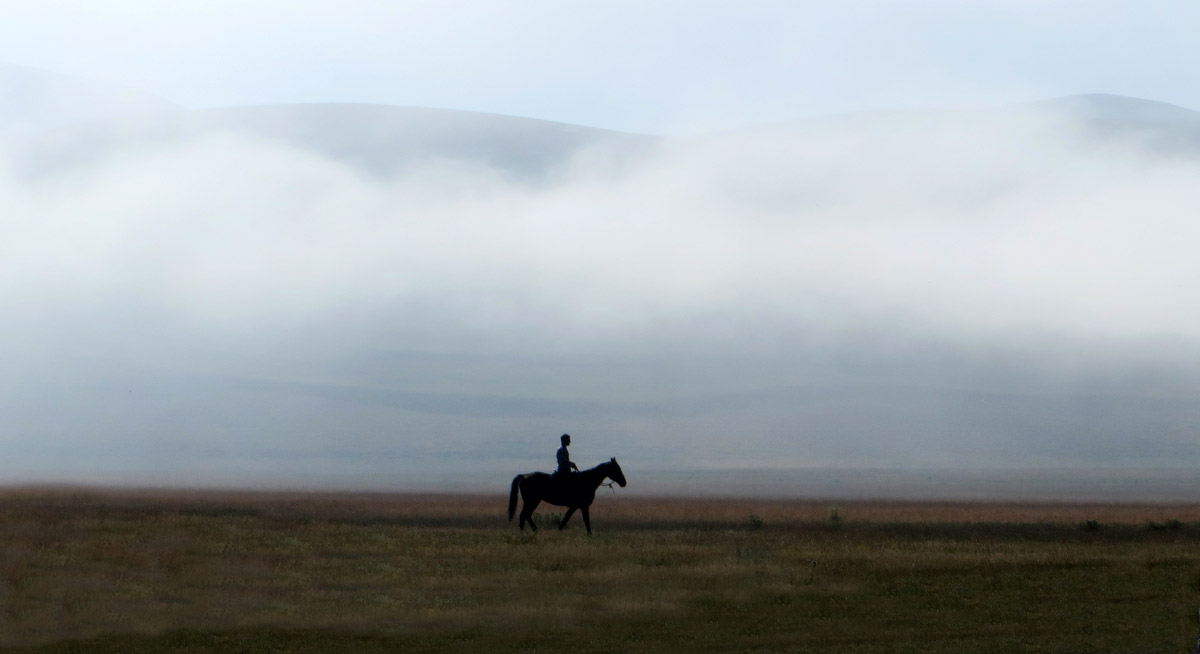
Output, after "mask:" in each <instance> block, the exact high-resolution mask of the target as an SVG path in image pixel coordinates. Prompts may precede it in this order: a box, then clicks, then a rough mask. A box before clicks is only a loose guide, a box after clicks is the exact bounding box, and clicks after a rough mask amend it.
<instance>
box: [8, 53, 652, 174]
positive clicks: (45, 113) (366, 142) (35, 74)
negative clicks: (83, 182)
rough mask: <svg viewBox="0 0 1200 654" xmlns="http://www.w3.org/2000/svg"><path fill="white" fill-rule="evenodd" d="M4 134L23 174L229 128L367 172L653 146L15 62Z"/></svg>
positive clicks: (610, 153) (604, 133)
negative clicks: (183, 98)
mask: <svg viewBox="0 0 1200 654" xmlns="http://www.w3.org/2000/svg"><path fill="white" fill-rule="evenodd" d="M0 129H7V131H10V132H11V131H13V129H15V130H17V131H19V135H18V136H19V138H17V140H18V141H19V144H20V146H21V148H20V149H21V150H22V152H23V154H24V156H23V157H22V158H21V160H20V161H19V162H18V164H19V165H18V169H19V170H21V171H22V172H26V173H34V174H39V173H45V172H46V171H49V170H55V169H58V168H61V167H72V166H80V165H91V164H95V163H96V162H98V161H102V160H105V159H107V158H110V157H114V156H118V155H120V154H122V153H124V152H129V151H136V150H137V149H141V148H146V147H162V146H164V145H170V144H172V143H179V142H183V141H185V140H196V139H202V138H206V137H223V136H231V135H233V136H238V137H246V138H250V139H260V140H264V141H267V142H270V143H283V144H286V145H287V146H289V147H293V148H297V149H299V150H304V151H308V152H311V153H314V154H317V155H320V156H322V157H327V158H329V159H332V160H335V161H339V162H342V163H345V164H348V165H350V166H353V167H355V168H356V169H358V170H361V171H363V172H367V173H370V174H373V175H381V176H389V175H392V174H394V173H396V172H397V171H399V170H401V169H403V168H404V167H406V166H411V165H416V164H420V163H423V162H430V161H438V162H459V163H466V164H470V165H480V166H486V167H489V168H492V169H494V170H496V171H499V172H501V173H502V174H503V175H504V176H506V177H509V178H514V179H519V180H522V181H527V182H543V181H546V180H548V179H551V178H552V177H553V175H554V171H556V170H559V169H561V168H562V167H564V166H566V165H568V164H569V163H570V162H571V161H572V159H573V158H574V157H575V156H577V155H579V154H580V153H582V152H583V151H585V150H587V151H589V152H590V153H593V154H594V155H595V156H598V157H602V158H606V159H608V160H612V159H614V158H615V159H616V160H617V161H620V160H623V159H624V158H627V157H629V156H632V155H635V154H637V153H640V152H643V151H645V149H646V148H647V147H649V146H650V145H652V144H653V143H654V142H655V138H654V137H650V136H642V135H634V134H626V133H621V132H614V131H610V130H603V129H595V128H589V127H582V126H578V125H567V124H564V123H556V122H552V121H545V120H535V119H531V118H518V117H513V116H501V115H495V114H486V113H479V112H471V111H456V110H450V109H431V108H420V107H394V106H385V105H368V104H338V103H328V104H295V105H271V106H254V107H229V108H221V109H202V110H186V109H182V108H180V107H177V106H175V105H172V104H171V103H169V102H167V101H165V100H161V99H158V98H155V97H153V96H150V95H148V94H141V93H137V92H133V91H126V90H123V89H119V88H111V87H108V86H104V85H102V84H96V83H92V82H87V81H84V80H78V79H75V78H71V77H67V76H63V75H56V74H53V73H49V72H45V71H39V70H36V69H32V68H23V67H17V66H0Z"/></svg>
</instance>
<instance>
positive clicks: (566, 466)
mask: <svg viewBox="0 0 1200 654" xmlns="http://www.w3.org/2000/svg"><path fill="white" fill-rule="evenodd" d="M559 439H560V440H561V441H562V447H560V448H558V469H557V470H555V471H554V474H556V475H563V474H567V473H569V472H571V471H572V470H574V471H575V472H579V466H577V465H575V464H574V463H573V462H572V461H571V454H570V453H569V452H567V446H568V445H570V444H571V435H570V434H563V435H562V436H560V437H559Z"/></svg>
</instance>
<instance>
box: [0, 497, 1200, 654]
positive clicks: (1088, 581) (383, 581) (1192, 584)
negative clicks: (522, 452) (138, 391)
mask: <svg viewBox="0 0 1200 654" xmlns="http://www.w3.org/2000/svg"><path fill="white" fill-rule="evenodd" d="M503 507H504V498H500V497H496V498H457V499H456V498H453V497H442V498H436V499H430V498H414V499H405V498H387V497H385V496H371V497H368V496H363V497H354V496H338V497H316V496H313V497H308V498H305V497H300V496H296V497H292V496H253V495H247V496H232V495H231V496H223V497H222V496H218V497H212V496H187V495H177V496H153V495H137V494H132V495H122V494H104V493H86V492H75V493H67V492H26V493H9V494H8V495H0V538H2V539H3V543H4V549H3V554H2V556H0V645H3V646H4V648H3V649H4V651H19V652H47V653H49V652H123V653H124V652H189V653H194V652H345V651H353V652H394V651H404V652H478V651H487V652H489V654H500V653H503V652H539V651H547V652H550V651H572V652H613V651H622V652H734V651H736V652H838V653H842V652H859V651H863V652H865V651H887V652H955V653H960V652H1047V653H1049V652H1054V653H1056V654H1058V653H1064V652H1066V653H1070V652H1180V653H1182V652H1185V651H1188V648H1189V647H1191V645H1192V644H1193V643H1195V641H1196V632H1197V625H1196V609H1197V608H1200V524H1197V522H1195V521H1194V517H1195V512H1196V509H1195V507H1191V508H1188V509H1186V510H1184V509H1178V510H1176V508H1174V507H1147V508H1145V509H1144V510H1142V509H1138V510H1133V509H1131V510H1129V511H1126V512H1125V513H1123V514H1122V515H1123V516H1124V517H1123V518H1121V520H1123V521H1114V518H1112V517H1111V515H1110V513H1111V507H1109V508H1108V509H1105V510H1103V511H1102V510H1101V509H1100V508H1099V507H1097V508H1095V509H1094V510H1093V509H1091V508H1088V507H1078V508H1076V509H1075V510H1074V513H1071V512H1069V511H1068V512H1066V513H1064V512H1063V510H1062V508H1061V507H1054V508H1053V510H1052V508H1051V507H1047V508H1046V510H1045V511H1044V512H1043V514H1044V515H1053V516H1054V517H1055V520H1051V521H1043V520H1038V519H1037V516H1038V515H1040V514H1039V513H1038V511H1037V507H1026V509H1023V511H1024V512H1023V513H1021V515H1022V516H1024V517H1022V518H1021V520H1020V521H1013V520H994V519H991V518H995V517H997V516H1001V517H1011V516H1012V515H1014V514H1013V513H1012V511H1011V510H1010V508H1006V507H1001V506H995V507H990V508H989V507H987V506H981V507H979V508H977V509H971V508H970V507H969V506H967V505H957V506H956V507H950V508H946V509H939V508H938V507H937V506H934V505H927V506H924V507H916V508H914V507H904V506H901V505H896V506H895V507H893V508H894V510H892V512H891V513H888V509H886V507H885V508H884V509H880V508H879V507H878V506H874V507H868V506H856V505H854V504H853V503H850V504H847V503H840V504H839V511H838V514H837V515H838V520H836V521H834V520H831V519H830V512H829V510H828V505H817V504H814V505H812V506H810V507H807V508H804V507H800V506H799V504H788V503H761V504H753V503H749V504H729V503H725V504H722V503H719V502H712V503H705V502H699V501H693V502H674V503H672V502H667V501H657V502H652V501H645V502H638V501H619V500H616V499H614V498H606V497H601V498H600V499H598V501H597V504H596V506H595V507H594V510H593V527H594V528H595V530H596V532H597V533H596V535H595V536H593V537H590V538H589V537H588V536H586V535H585V534H584V533H583V530H582V526H581V525H576V526H575V528H573V529H572V528H569V529H568V530H567V531H565V532H558V531H556V530H554V529H552V528H549V529H543V530H542V531H541V532H539V533H538V534H536V535H532V534H528V533H526V534H522V533H521V532H518V531H517V530H516V528H515V527H513V526H512V525H511V524H510V523H508V522H507V521H506V518H505V516H504V515H502V511H503ZM969 509H971V510H975V511H976V513H975V515H977V516H978V518H979V519H976V520H973V521H964V520H959V519H957V518H958V516H959V515H960V513H961V512H962V511H967V510H969ZM913 511H917V512H918V513H919V514H920V515H923V516H925V517H924V519H922V520H911V519H894V518H895V517H896V516H905V515H910V514H912V512H913ZM1105 511H1109V512H1108V513H1105ZM1171 511H1176V514H1177V515H1179V516H1180V517H1179V518H1178V519H1176V518H1171V517H1169V516H1170V515H1171ZM956 512H958V513H956ZM1089 512H1090V513H1089ZM1093 514H1094V515H1097V516H1101V515H1103V516H1105V517H1106V519H1105V520H1094V521H1093V522H1094V524H1093V525H1091V526H1090V527H1089V526H1088V525H1087V519H1088V518H1087V517H1086V516H1088V515H1093ZM856 515H865V516H872V519H870V520H861V519H856V517H855V516H856ZM1067 515H1071V516H1074V518H1073V519H1070V520H1066V519H1063V516H1067ZM938 516H948V517H949V518H953V519H939V518H938ZM552 518H553V516H552V515H550V512H547V513H546V514H544V516H543V520H542V522H540V524H542V525H543V526H544V527H552V525H551V520H552Z"/></svg>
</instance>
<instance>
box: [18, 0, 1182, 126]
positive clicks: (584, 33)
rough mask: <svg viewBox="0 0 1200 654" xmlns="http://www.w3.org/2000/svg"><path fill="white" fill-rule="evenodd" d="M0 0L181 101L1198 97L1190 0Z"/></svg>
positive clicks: (30, 45) (21, 23)
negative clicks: (33, 0)
mask: <svg viewBox="0 0 1200 654" xmlns="http://www.w3.org/2000/svg"><path fill="white" fill-rule="evenodd" d="M5 4H6V5H8V6H5V7H4V11H3V16H4V20H3V23H2V24H0V62H7V63H13V64H21V65H26V66H34V67H39V68H45V69H50V70H54V71H57V72H63V73H68V74H74V75H79V76H83V77H88V78H93V79H98V80H101V81H106V82H116V83H119V84H122V85H125V86H129V87H134V88H137V89H141V90H144V91H148V92H151V93H155V94H158V95H160V96H163V97H165V98H167V99H170V100H173V101H175V102H178V103H181V104H183V105H186V106H192V107H198V106H213V105H232V104H259V103H277V102H326V101H348V102H376V103H385V104H398V105H420V106H433V107H447V108H457V109H470V110H478V111H488V112H496V113H504V114H512V115H521V116H530V117H537V118H545V119H552V120H559V121H563V122H571V123H579V124H586V125H592V126H599V127H607V128H612V129H621V130H630V131H642V132H654V133H695V132H705V131H711V130H717V129H724V128H731V127H738V126H744V125H747V124H753V123H760V122H769V121H776V120H786V119H789V118H795V117H802V116H811V115H817V114H826V113H833V112H841V111H852V110H869V109H885V108H905V107H928V106H950V107H964V106H978V105H989V104H1005V103H1010V102H1021V101H1025V100H1031V99H1037V98H1042V97H1050V96H1058V95H1068V94H1075V93H1099V92H1102V93H1117V94H1123V95H1131V96H1138V97H1145V98H1151V99H1156V100H1161V101H1165V102H1172V103H1175V104H1180V105H1183V106H1188V107H1191V108H1200V83H1197V82H1200V79H1198V77H1200V73H1198V72H1197V69H1196V67H1195V65H1194V64H1195V62H1196V60H1197V58H1196V54H1197V50H1198V48H1197V45H1196V43H1197V42H1196V39H1195V34H1196V30H1197V25H1198V24H1200V3H1197V2H1195V1H1194V0H1157V1H1151V2H1128V1H1116V0H1087V1H1084V0H1043V1H1036V2H1035V1H1032V0H1009V1H1002V0H954V1H951V0H902V1H891V0H845V1H840V2H810V1H778V0H753V1H749V2H747V1H744V0H742V1H738V2H714V1H700V2H697V1H688V2H682V1H661V2H651V3H646V2H633V1H630V0H609V1H606V2H602V3H597V2H564V1H561V0H526V1H513V2H485V1H481V0H437V1H431V0H421V1H409V2H383V1H375V0H343V1H341V2H337V3H333V2H296V1H290V0H289V1H284V0H251V1H250V2H241V1H234V0H207V1H205V2H186V3H180V2H173V3H161V2H150V1H147V0H118V1H112V0H110V1H106V2H96V1H91V0H59V1H54V2H44V3H27V2H21V3H17V2H9V1H8V0H6V1H5Z"/></svg>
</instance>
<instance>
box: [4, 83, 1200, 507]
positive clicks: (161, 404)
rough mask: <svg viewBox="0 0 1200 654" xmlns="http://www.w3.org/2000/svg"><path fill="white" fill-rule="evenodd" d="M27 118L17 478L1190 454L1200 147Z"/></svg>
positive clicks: (248, 480) (906, 120)
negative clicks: (566, 436) (566, 440)
mask: <svg viewBox="0 0 1200 654" xmlns="http://www.w3.org/2000/svg"><path fill="white" fill-rule="evenodd" d="M37 79H38V78H37V75H36V74H34V73H31V72H30V71H28V70H18V71H17V72H15V73H14V72H13V71H12V70H8V69H0V89H5V90H7V91H6V92H5V93H4V94H3V96H0V117H2V118H0V121H2V123H3V124H0V202H2V203H3V205H4V207H5V209H6V212H5V216H4V217H3V218H2V219H0V228H2V229H3V234H2V235H3V237H4V240H3V248H4V249H3V256H2V257H0V272H2V273H3V275H2V276H0V309H3V310H4V312H5V315H6V317H7V319H6V321H5V322H4V324H3V325H2V326H0V337H2V338H0V352H4V355H5V360H6V362H7V366H6V369H5V370H4V371H3V372H2V373H0V388H3V389H4V393H3V394H0V411H2V412H3V413H4V415H5V416H6V420H5V425H4V427H3V428H0V436H2V437H3V438H4V441H5V443H6V447H7V453H8V459H7V463H6V464H5V466H7V467H0V473H3V474H4V475H6V478H7V479H18V480H34V481H47V480H49V481H98V482H105V483H107V482H112V481H114V480H116V481H128V482H129V483H138V482H147V481H150V482H161V483H189V484H193V483H205V482H208V483H220V484H223V485H247V484H249V485H253V484H265V483H270V484H273V485H288V484H301V485H303V484H315V483H321V482H322V480H324V481H327V482H328V483H330V484H351V485H356V486H362V485H371V484H375V485H386V486H393V487H402V486H404V485H405V484H406V483H408V484H416V483H427V482H428V481H429V480H431V479H432V480H440V481H445V480H447V479H449V480H453V479H458V478H466V477H472V478H476V479H478V478H480V477H481V476H486V475H496V477H497V478H500V479H502V478H503V477H505V476H506V475H508V476H509V478H511V474H514V473H515V472H518V471H523V470H526V469H533V468H537V467H548V466H550V465H551V464H552V463H553V462H552V460H551V459H550V455H552V454H553V449H554V446H555V443H556V438H557V435H558V434H561V433H563V432H570V433H572V434H575V435H576V436H577V439H576V444H575V446H574V447H573V450H572V451H573V452H574V453H575V458H576V460H577V462H579V463H580V464H581V465H589V464H590V463H591V462H593V461H595V462H599V461H601V460H606V459H607V458H608V457H610V456H617V457H618V458H619V459H620V460H621V461H622V465H623V467H624V468H625V470H626V473H627V475H629V476H630V477H631V480H632V479H633V478H634V477H635V476H636V474H637V472H638V471H639V469H646V470H649V469H654V470H664V471H671V470H674V471H687V470H696V469H731V468H732V469H738V468H743V469H745V468H795V467H803V466H814V467H836V468H856V467H861V468H876V469H878V468H884V467H892V468H905V469H925V468H930V467H951V468H953V467H966V468H988V467H1005V468H1013V467H1017V468H1019V467H1023V466H1032V467H1059V468H1061V467H1120V466H1123V465H1133V464H1136V465H1139V466H1142V467H1155V466H1166V465H1172V464H1175V463H1177V462H1179V461H1186V460H1190V459H1191V458H1194V457H1195V456H1196V455H1197V454H1200V444H1198V442H1197V438H1196V436H1195V434H1196V433H1197V431H1196V430H1197V429H1198V428H1200V409H1198V408H1197V407H1200V403H1197V402H1196V401H1195V400H1196V398H1197V396H1198V394H1200V373H1198V372H1197V371H1198V370H1200V365H1197V364H1198V363H1200V315H1198V313H1197V310H1196V309H1194V308H1193V305H1194V303H1193V302H1192V301H1191V298H1192V297H1194V294H1195V293H1196V292H1200V288H1197V284H1198V283H1200V282H1197V281H1195V280H1197V279H1200V276H1196V275H1194V263H1193V259H1194V257H1193V253H1192V252H1191V246H1190V244H1191V243H1192V242H1193V241H1194V240H1195V238H1196V237H1200V234H1198V233H1196V231H1197V229H1200V226H1197V225H1196V221H1195V220H1194V215H1195V211H1196V209H1200V207H1196V206H1193V205H1195V204H1196V203H1195V202H1194V201H1193V200H1192V199H1191V198H1192V196H1193V195H1194V194H1193V193H1192V192H1191V190H1190V189H1192V188H1194V184H1195V181H1196V179H1197V174H1198V171H1200V158H1198V157H1200V150H1197V147H1198V144H1200V140H1197V138H1196V135H1197V133H1198V132H1197V127H1198V126H1200V121H1198V120H1196V117H1195V116H1196V112H1192V111H1190V110H1187V109H1183V108H1179V107H1173V106H1171V105H1165V104H1162V103H1156V102H1152V101H1147V100H1138V99H1133V98H1122V97H1119V96H1102V95H1093V96H1076V97H1072V98H1061V99H1057V100H1050V101H1047V102H1044V103H1035V104H1032V105H1022V106H1018V107H1008V108H1002V109H995V110H990V111H980V112H963V111H954V112H949V111H946V112H938V111H928V112H899V113H887V114H859V115H854V116H849V117H834V118H829V119H819V120H808V121H797V122H795V123H791V124H788V125H781V126H779V125H776V126H766V127H763V128H756V129H747V130H745V131H743V132H738V133H725V134H719V135H713V136H709V137H696V138H668V137H657V136H648V135H633V134H624V133H619V132H612V131H606V130H602V129H596V128H586V127H579V126H572V125H564V124H560V123H554V122H549V121H540V120H532V119H524V118H515V117H507V116H495V115H488V114H479V113H472V112H466V111H449V110H438V109H422V108H405V107H386V106H376V105H351V104H315V105H280V106H263V107H234V108H224V109H200V110H192V109H183V108H179V107H175V106H173V105H171V104H170V103H168V102H163V101H158V100H155V99H153V98H148V97H146V96H143V95H141V94H133V95H132V96H127V95H124V94H123V93H116V92H114V93H115V95H116V96H119V97H122V98H127V99H129V100H128V101H129V103H132V104H133V105H136V107H138V108H137V109H136V110H134V111H131V112H129V113H128V114H122V112H121V111H119V110H118V111H114V110H112V109H111V106H110V104H107V103H104V102H99V101H94V99H95V98H98V97H102V96H103V97H108V96H109V94H108V93H107V92H102V90H98V89H97V87H95V86H94V85H91V84H86V83H81V84H80V85H79V86H75V85H74V84H75V82H74V81H73V80H70V79H69V78H68V79H63V78H58V77H55V76H51V77H50V78H49V81H45V83H42V82H38V81H37ZM14 80H15V81H14ZM31 80H32V81H31ZM22 89H35V91H29V92H26V91H24V90H22ZM48 89H49V90H48ZM122 102H125V101H124V100H123V101H122ZM122 102H117V103H115V105H121V104H122ZM60 104H61V105H63V106H62V107H59V106H58V105H60ZM115 105H112V106H115ZM93 110H95V111H94V112H93ZM364 480H365V481H364Z"/></svg>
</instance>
